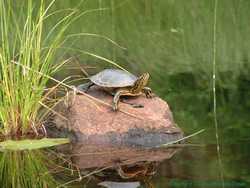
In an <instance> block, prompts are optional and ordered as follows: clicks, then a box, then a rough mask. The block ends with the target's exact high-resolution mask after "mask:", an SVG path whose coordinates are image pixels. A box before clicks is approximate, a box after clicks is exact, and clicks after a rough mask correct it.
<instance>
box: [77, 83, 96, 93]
mask: <svg viewBox="0 0 250 188" xmlns="http://www.w3.org/2000/svg"><path fill="white" fill-rule="evenodd" d="M93 85H95V84H94V83H93V82H87V83H85V84H81V85H79V86H77V87H76V88H77V89H78V90H80V91H82V92H85V93H86V92H87V91H88V90H89V88H90V87H92V86H93Z"/></svg>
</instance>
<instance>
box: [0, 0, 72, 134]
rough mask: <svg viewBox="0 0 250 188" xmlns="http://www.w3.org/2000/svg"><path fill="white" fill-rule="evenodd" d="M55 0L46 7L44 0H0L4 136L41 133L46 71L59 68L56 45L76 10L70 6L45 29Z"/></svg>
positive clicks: (1, 130) (0, 92)
mask: <svg viewBox="0 0 250 188" xmlns="http://www.w3.org/2000/svg"><path fill="white" fill-rule="evenodd" d="M54 3H55V1H54V0H53V1H51V2H50V3H49V4H48V5H47V6H46V7H45V2H44V1H43V0H42V1H40V4H38V3H36V4H33V1H32V0H28V1H24V2H22V3H18V5H14V4H13V2H12V1H6V0H4V1H1V2H0V24H1V25H0V41H1V44H0V80H1V82H0V85H1V87H0V125H1V127H0V133H1V135H2V136H3V137H5V138H14V139H20V138H22V137H24V136H27V135H29V134H31V135H34V134H39V129H40V128H41V126H43V121H44V119H43V117H44V115H43V112H44V113H46V110H41V109H42V108H44V107H47V110H49V106H48V104H47V103H46V97H45V96H44V92H45V91H44V89H45V87H46V84H47V82H48V77H46V76H44V75H51V74H53V73H54V72H55V71H56V70H58V69H57V65H54V64H53V63H54V60H55V57H56V53H57V48H58V47H59V46H60V45H61V44H62V41H63V40H62V37H63V33H64V32H65V30H66V29H67V27H68V26H69V24H70V21H71V20H72V16H73V15H74V14H75V13H76V10H73V9H71V10H70V11H69V13H68V12H67V14H66V15H65V16H64V17H63V18H61V20H59V21H58V23H57V24H56V25H54V26H53V27H52V28H51V30H50V32H48V33H45V32H44V31H45V30H44V27H45V25H44V24H45V21H46V20H47V19H49V18H50V17H51V16H55V15H56V12H49V10H50V8H51V7H52V6H53V4H54ZM16 6H17V7H16ZM17 9H19V12H16V10H17ZM24 67H29V69H31V70H32V71H30V70H28V69H25V68H24ZM37 72H39V73H41V74H37Z"/></svg>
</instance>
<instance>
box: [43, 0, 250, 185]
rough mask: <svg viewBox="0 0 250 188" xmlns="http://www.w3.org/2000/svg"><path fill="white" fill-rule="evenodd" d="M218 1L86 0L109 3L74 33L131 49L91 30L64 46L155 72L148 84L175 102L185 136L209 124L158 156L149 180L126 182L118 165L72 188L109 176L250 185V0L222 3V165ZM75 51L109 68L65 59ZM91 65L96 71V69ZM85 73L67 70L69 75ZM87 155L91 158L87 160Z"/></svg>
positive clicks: (221, 0)
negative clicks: (172, 150)
mask: <svg viewBox="0 0 250 188" xmlns="http://www.w3.org/2000/svg"><path fill="white" fill-rule="evenodd" d="M213 3H214V2H213V1H212V0H211V1H205V0H203V1H198V0H190V1H186V0H178V1H174V0H159V1H157V2H156V1H152V0H137V1H134V0H127V1H126V0H124V1H122V2H121V1H118V0H112V1H107V0H98V1H97V0H96V1H95V0H94V1H86V2H85V3H83V4H82V5H81V6H80V7H79V9H80V10H81V11H82V12H83V11H85V10H89V9H95V8H106V7H107V8H109V9H108V10H105V11H97V12H94V13H90V14H87V15H86V16H84V17H83V18H81V19H79V20H77V21H76V22H75V23H74V24H73V25H72V27H71V29H70V30H69V31H68V32H69V34H72V33H79V32H87V33H97V34H101V35H104V36H107V37H109V38H110V39H112V40H114V41H115V42H117V43H119V44H120V45H122V46H124V47H125V48H126V50H124V49H121V48H119V47H117V46H116V45H113V44H112V43H110V42H109V41H107V40H104V39H103V38H101V39H100V38H95V37H88V36H85V37H76V38H74V39H72V40H70V41H67V42H66V43H65V45H66V46H72V47H73V48H77V49H83V50H86V51H89V52H91V53H95V54H98V55H102V56H104V57H106V58H109V59H111V60H114V61H115V62H117V63H119V64H120V65H123V66H124V67H126V68H127V69H128V70H130V71H131V72H132V73H134V74H140V73H142V72H149V73H150V75H151V79H150V87H151V88H152V89H153V91H154V92H155V93H156V94H157V95H159V96H160V97H161V98H163V99H164V100H166V101H167V102H168V103H169V105H170V107H171V109H172V111H173V114H174V119H175V121H176V123H177V124H178V125H179V126H180V127H181V128H182V129H183V131H184V132H185V134H186V135H188V134H192V133H194V132H196V131H199V130H201V129H205V132H203V133H202V134H200V135H197V136H195V137H193V138H191V139H189V140H188V143H192V144H197V145H196V146H185V147H182V148H181V149H180V150H179V151H178V152H176V153H175V154H174V155H173V156H172V157H171V158H169V159H165V160H162V161H161V160H158V162H157V164H155V165H156V167H155V169H154V173H155V174H154V175H151V174H150V175H149V178H148V179H147V178H145V177H144V179H140V178H139V180H138V179H137V180H134V181H133V183H128V182H131V181H130V180H128V179H126V178H125V180H124V178H123V180H122V178H119V177H118V175H119V174H118V175H117V170H111V171H108V170H107V169H105V170H106V171H105V173H104V174H101V172H99V173H98V174H100V175H99V177H94V176H88V177H87V178H84V179H83V180H82V181H81V182H80V183H79V182H75V181H74V182H73V183H72V184H69V185H70V186H71V187H87V188H94V187H97V185H98V184H100V183H101V182H106V183H101V184H103V185H106V186H107V185H109V186H111V184H112V183H110V182H111V181H113V182H121V181H126V182H127V183H126V184H123V185H122V184H116V185H117V186H118V187H119V186H120V187H122V186H125V187H126V186H127V188H128V187H129V186H130V187H136V186H137V187H138V185H139V184H140V185H141V187H145V186H148V187H149V186H154V187H156V188H166V187H170V188H175V187H216V188H217V187H223V186H222V185H223V182H224V187H234V188H237V187H244V188H247V187H249V183H250V168H249V165H250V164H249V163H250V150H249V144H250V138H249V132H250V123H249V122H250V116H249V112H250V77H249V75H250V74H249V73H250V64H249V59H250V57H249V55H250V53H249V49H250V46H249V44H250V41H249V40H250V38H249V31H250V26H249V18H250V12H249V6H250V2H249V1H248V0H241V1H234V0H219V4H218V22H217V23H218V27H217V37H218V40H217V50H218V51H217V52H218V55H217V66H216V73H217V82H216V88H217V118H218V128H219V132H218V135H219V143H220V155H221V160H222V166H220V165H219V163H218V153H217V149H216V148H217V145H216V141H215V134H216V132H215V129H214V123H213V118H214V116H213V102H212V100H213V98H212V37H213V33H212V31H213V30H212V28H213V5H214V4H213ZM75 5H76V2H72V1H66V0H65V1H64V3H60V2H58V3H57V4H56V6H55V7H54V8H55V9H58V8H68V7H74V6H75ZM50 25H52V26H53V19H52V20H51V24H49V25H48V29H49V28H50V27H49V26H50ZM69 56H70V57H71V56H77V57H78V59H79V60H80V62H81V63H82V64H84V65H88V66H96V67H98V68H97V69H101V68H102V67H107V66H110V64H108V63H105V62H103V61H102V60H98V59H96V58H93V57H90V56H86V55H84V54H81V53H79V52H76V51H67V52H66V51H63V52H62V54H60V57H61V58H65V57H69ZM87 70H88V71H89V72H90V73H91V72H96V71H97V70H96V69H94V70H93V69H88V68H87ZM65 72H67V71H64V73H65ZM79 72H80V71H79V70H78V71H74V72H72V71H69V72H68V74H72V73H74V74H79ZM60 74H61V73H60ZM65 74H66V73H65ZM57 76H58V75H57ZM106 150H107V148H106ZM104 151H105V148H104ZM84 152H86V151H83V152H82V154H84ZM144 157H145V158H150V157H151V156H150V155H145V156H144ZM103 159H104V156H103V155H100V157H99V159H98V160H97V161H99V162H100V161H102V160H103ZM85 160H86V161H85V162H87V161H88V160H89V159H85ZM145 160H146V159H144V161H145ZM160 161H161V162H160ZM151 162H152V161H151ZM130 165H131V164H130ZM140 165H142V166H143V164H140ZM101 166H102V167H105V165H104V164H102V165H101ZM95 168H96V167H95ZM98 169H99V170H100V167H98ZM140 170H141V168H139V171H140ZM135 171H136V170H135ZM91 172H93V169H92V170H88V173H91ZM142 172H145V170H144V171H143V170H141V173H142ZM221 174H222V175H223V179H222V178H221ZM101 175H102V176H101ZM141 175H143V173H142V174H141ZM147 175H148V174H147ZM82 176H84V175H82ZM100 176H101V178H100ZM90 177H91V178H90ZM112 177H115V178H117V179H115V178H114V179H112ZM57 179H58V180H59V181H60V182H61V184H63V183H65V182H69V181H71V180H72V177H71V176H66V174H65V173H62V174H61V175H60V176H59V177H57ZM145 179H146V180H145ZM145 182H146V183H145ZM112 186H115V185H114V184H113V185H112Z"/></svg>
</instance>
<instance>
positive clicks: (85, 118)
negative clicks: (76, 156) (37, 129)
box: [55, 86, 182, 147]
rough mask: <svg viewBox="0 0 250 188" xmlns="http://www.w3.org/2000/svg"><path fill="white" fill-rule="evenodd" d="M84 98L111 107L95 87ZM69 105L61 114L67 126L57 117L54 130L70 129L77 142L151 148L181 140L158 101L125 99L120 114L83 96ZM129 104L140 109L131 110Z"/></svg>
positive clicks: (166, 109)
mask: <svg viewBox="0 0 250 188" xmlns="http://www.w3.org/2000/svg"><path fill="white" fill-rule="evenodd" d="M88 94H89V95H91V96H93V97H95V98H97V99H99V100H101V101H104V102H105V103H108V104H111V103H112V99H113V96H111V95H110V94H108V93H106V92H105V91H102V90H101V89H99V88H98V87H97V86H95V87H92V88H91V89H90V90H89V91H88ZM71 101H72V105H71V106H70V108H69V111H67V112H66V113H64V116H66V117H67V119H68V122H67V123H66V122H65V121H62V119H60V117H57V118H56V119H55V122H56V124H57V126H58V127H65V126H67V127H68V128H69V129H71V130H72V131H73V132H74V133H75V135H76V139H77V140H79V141H86V142H88V143H102V144H103V143H106V144H125V145H136V146H138V145H139V146H150V147H151V146H156V145H160V144H163V143H167V142H169V141H173V140H177V139H180V138H182V131H181V129H180V128H178V127H177V126H176V124H175V123H174V120H173V117H172V113H171V111H170V109H169V106H168V104H167V103H166V102H165V101H163V100H162V99H160V98H159V97H153V98H151V99H147V98H146V97H145V96H140V97H127V98H126V103H124V102H120V103H119V109H120V110H121V111H113V110H112V107H111V106H107V105H104V104H100V103H98V102H95V101H93V100H91V99H89V98H88V97H87V96H84V95H74V96H73V97H72V100H71ZM127 103H130V104H127ZM131 104H138V105H142V106H143V107H142V108H134V107H133V106H132V105H131ZM60 108H61V107H60ZM64 111H65V110H64Z"/></svg>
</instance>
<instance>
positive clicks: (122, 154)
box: [57, 143, 180, 188]
mask: <svg viewBox="0 0 250 188" xmlns="http://www.w3.org/2000/svg"><path fill="white" fill-rule="evenodd" d="M179 150H180V148H177V147H170V148H164V149H159V148H155V149H144V148H136V147H127V146H114V145H100V144H99V145H98V144H86V143H75V144H71V145H67V146H60V147H59V148H58V149H57V152H59V153H61V154H62V155H63V156H64V158H65V159H66V160H67V161H71V163H72V166H74V167H76V170H75V171H77V173H75V175H76V176H75V177H74V178H73V177H72V179H71V180H68V182H66V183H65V184H64V185H73V184H75V185H76V184H78V185H79V186H80V185H82V184H85V185H86V184H88V186H87V185H86V186H87V187H92V186H93V187H96V186H104V187H112V188H115V187H117V188H118V187H124V188H130V187H131V188H132V187H138V186H144V187H147V188H151V187H154V186H153V184H152V181H151V180H152V177H153V176H154V175H155V174H156V172H157V168H158V165H159V164H160V162H161V161H163V160H168V159H170V158H172V157H173V156H174V154H176V152H178V151H179ZM62 176H63V175H62ZM86 180H89V181H86ZM76 182H79V183H76ZM91 184H93V185H91Z"/></svg>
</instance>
